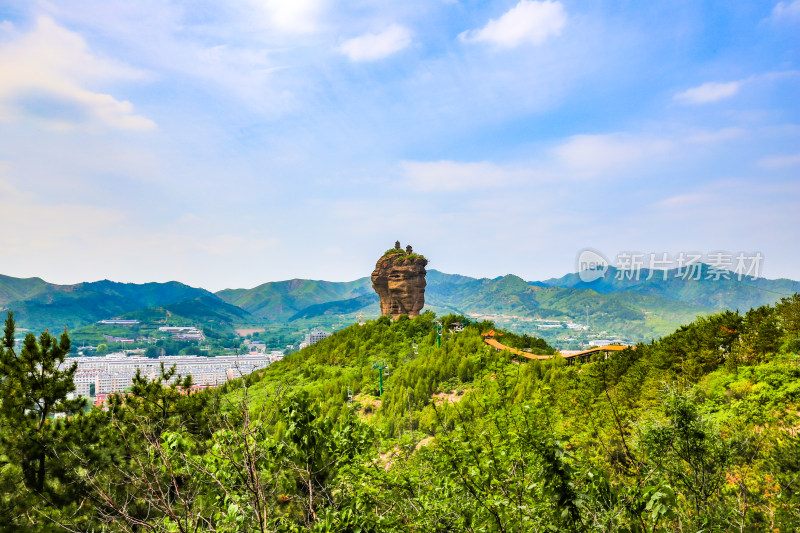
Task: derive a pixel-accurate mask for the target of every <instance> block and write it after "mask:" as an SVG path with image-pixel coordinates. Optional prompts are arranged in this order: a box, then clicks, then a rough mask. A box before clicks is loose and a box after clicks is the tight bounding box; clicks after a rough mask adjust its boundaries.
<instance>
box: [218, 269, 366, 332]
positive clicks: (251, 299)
mask: <svg viewBox="0 0 800 533" xmlns="http://www.w3.org/2000/svg"><path fill="white" fill-rule="evenodd" d="M370 293H372V285H371V282H370V280H369V278H361V279H357V280H355V281H350V282H342V283H337V282H332V281H317V280H307V279H292V280H287V281H275V282H269V283H264V284H262V285H259V286H258V287H254V288H252V289H225V290H222V291H219V292H217V293H216V294H217V296H219V297H220V298H222V299H223V300H224V301H226V302H228V303H230V304H233V305H236V306H238V307H241V308H242V309H244V310H246V311H248V312H249V313H251V314H253V315H254V316H256V317H259V318H262V319H265V320H268V321H273V322H285V321H287V320H289V319H290V318H291V317H292V316H294V315H295V314H297V313H298V312H299V311H302V310H303V309H305V308H307V307H309V306H311V305H316V304H324V303H328V302H333V301H337V300H347V299H350V298H356V297H358V296H362V295H365V294H370Z"/></svg>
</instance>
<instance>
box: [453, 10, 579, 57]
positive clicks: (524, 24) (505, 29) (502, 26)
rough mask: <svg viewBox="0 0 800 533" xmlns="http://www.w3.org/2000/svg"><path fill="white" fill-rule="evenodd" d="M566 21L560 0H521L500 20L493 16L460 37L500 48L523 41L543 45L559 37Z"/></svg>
mask: <svg viewBox="0 0 800 533" xmlns="http://www.w3.org/2000/svg"><path fill="white" fill-rule="evenodd" d="M566 23H567V14H566V12H565V11H564V5H563V4H562V3H561V2H552V1H550V0H545V1H544V2H536V1H531V0H521V1H520V3H519V4H517V5H516V6H514V7H512V8H511V9H510V10H509V11H507V12H506V13H504V14H503V15H502V16H501V17H500V18H499V19H492V20H490V21H489V23H488V24H486V26H484V27H483V28H481V29H479V30H470V31H465V32H464V33H462V34H461V35H459V37H460V38H461V40H462V41H465V42H488V43H491V44H494V45H496V46H499V47H501V48H514V47H516V46H519V45H521V44H525V43H528V44H541V43H543V42H544V41H545V40H547V39H548V38H549V37H554V36H558V35H560V34H561V30H563V29H564V26H565V25H566Z"/></svg>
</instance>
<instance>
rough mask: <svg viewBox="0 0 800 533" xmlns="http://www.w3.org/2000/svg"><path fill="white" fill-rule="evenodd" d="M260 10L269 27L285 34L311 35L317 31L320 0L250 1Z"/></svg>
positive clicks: (320, 6) (320, 9) (321, 5)
mask: <svg viewBox="0 0 800 533" xmlns="http://www.w3.org/2000/svg"><path fill="white" fill-rule="evenodd" d="M250 1H251V2H252V3H253V4H255V5H256V6H257V7H259V8H261V9H262V10H263V12H264V14H265V15H266V16H267V19H268V22H269V24H270V26H272V27H273V28H274V29H277V30H279V31H283V32H287V33H312V32H315V31H316V30H317V29H318V26H319V24H318V18H319V15H320V12H321V11H322V8H323V2H322V1H321V0H250Z"/></svg>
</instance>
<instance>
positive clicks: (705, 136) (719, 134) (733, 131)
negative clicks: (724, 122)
mask: <svg viewBox="0 0 800 533" xmlns="http://www.w3.org/2000/svg"><path fill="white" fill-rule="evenodd" d="M746 134H747V130H745V129H743V128H734V127H731V128H722V129H719V130H716V131H698V132H695V133H693V134H691V135H689V136H688V137H687V138H686V141H687V142H690V143H716V142H723V141H730V140H733V139H738V138H740V137H743V136H745V135H746Z"/></svg>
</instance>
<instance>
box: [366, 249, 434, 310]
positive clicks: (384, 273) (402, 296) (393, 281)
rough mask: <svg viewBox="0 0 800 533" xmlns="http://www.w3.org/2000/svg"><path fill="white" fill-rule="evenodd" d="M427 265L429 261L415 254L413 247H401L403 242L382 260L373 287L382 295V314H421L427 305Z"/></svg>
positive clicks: (377, 268) (376, 271) (376, 268)
mask: <svg viewBox="0 0 800 533" xmlns="http://www.w3.org/2000/svg"><path fill="white" fill-rule="evenodd" d="M427 264H428V260H427V259H425V258H424V257H423V256H421V255H418V254H415V253H414V252H413V250H412V249H411V246H408V247H406V249H405V250H403V249H402V248H400V242H399V241H398V242H396V243H395V247H394V248H392V249H391V250H388V251H387V252H386V253H385V254H383V257H381V258H380V259H378V263H377V264H376V265H375V270H373V271H372V288H373V289H375V292H377V293H378V297H380V300H381V314H382V315H392V318H397V317H399V316H400V315H405V314H407V315H408V316H409V317H412V318H413V317H415V316H419V312H420V310H421V309H422V308H423V306H424V305H425V285H427V283H426V281H425V274H426V273H427V272H426V271H425V265H427Z"/></svg>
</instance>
